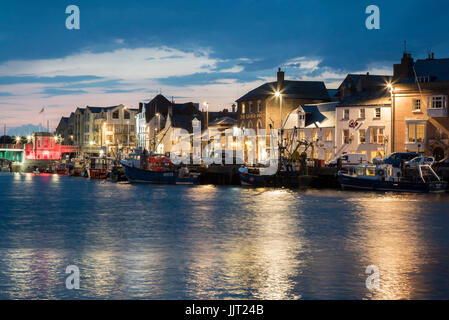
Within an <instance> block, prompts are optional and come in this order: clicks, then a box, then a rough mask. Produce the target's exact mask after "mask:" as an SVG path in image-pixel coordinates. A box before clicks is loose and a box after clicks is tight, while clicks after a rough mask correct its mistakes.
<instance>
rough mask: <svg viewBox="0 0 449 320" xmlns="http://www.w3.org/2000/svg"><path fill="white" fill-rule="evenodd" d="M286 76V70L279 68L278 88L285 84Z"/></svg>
mask: <svg viewBox="0 0 449 320" xmlns="http://www.w3.org/2000/svg"><path fill="white" fill-rule="evenodd" d="M284 77H285V72H284V71H281V68H278V88H277V89H278V90H281V89H282V87H283V86H284Z"/></svg>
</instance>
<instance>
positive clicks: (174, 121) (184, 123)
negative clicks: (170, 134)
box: [170, 114, 201, 132]
mask: <svg viewBox="0 0 449 320" xmlns="http://www.w3.org/2000/svg"><path fill="white" fill-rule="evenodd" d="M194 118H197V119H198V120H201V117H200V116H198V115H179V114H178V115H176V114H175V115H170V121H171V127H172V128H181V129H185V130H187V131H188V132H192V131H193V128H192V120H193V119H194Z"/></svg>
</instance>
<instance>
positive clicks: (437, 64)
mask: <svg viewBox="0 0 449 320" xmlns="http://www.w3.org/2000/svg"><path fill="white" fill-rule="evenodd" d="M392 73H393V75H392V76H391V75H371V74H369V73H367V74H349V75H347V77H346V78H345V79H344V80H343V82H342V83H341V84H340V86H339V87H338V89H337V90H328V89H327V88H326V86H325V84H324V83H323V82H320V81H290V80H286V79H284V72H283V71H281V70H280V69H279V71H278V73H277V81H275V82H269V83H265V84H263V85H261V86H260V87H258V88H255V89H254V90H251V91H250V92H248V93H247V94H245V95H244V96H242V97H240V98H239V99H237V100H236V105H233V106H232V108H231V109H230V110H228V109H224V110H223V111H221V112H208V110H207V109H208V106H207V105H206V106H204V108H203V107H200V104H199V103H194V102H188V103H175V102H174V101H173V100H172V101H170V100H168V99H166V98H165V97H164V96H162V95H161V94H159V95H157V96H156V97H154V98H153V99H152V100H151V101H150V102H148V103H140V104H139V107H138V108H132V107H127V106H124V105H118V106H113V107H104V108H100V107H89V106H87V107H85V108H77V109H76V111H75V112H73V113H72V114H71V115H70V117H68V118H64V117H63V118H62V119H61V121H60V123H59V126H58V128H57V134H58V135H60V136H61V137H62V138H63V139H64V141H65V144H73V145H77V146H79V150H80V151H81V152H83V153H91V154H92V153H99V152H100V150H104V151H105V152H108V153H119V152H123V153H126V152H129V151H132V150H134V149H135V148H137V147H140V148H142V149H147V150H151V151H154V152H157V153H167V152H170V151H171V149H172V147H173V146H174V145H176V143H177V141H172V140H171V138H170V137H171V136H172V135H171V132H173V130H176V129H184V130H186V131H187V132H189V133H192V131H193V127H194V126H195V122H197V121H201V122H200V123H201V124H202V125H201V129H202V130H207V129H212V128H213V129H218V130H219V131H223V130H224V129H228V128H241V129H243V130H245V129H253V130H254V131H255V132H258V131H260V130H261V129H265V130H266V131H267V132H268V131H269V130H270V129H282V137H283V138H285V139H287V140H289V141H299V140H306V141H308V142H310V143H313V145H314V148H310V149H308V152H309V155H310V157H312V158H314V159H322V160H326V161H329V160H331V159H333V158H336V157H338V156H340V155H343V154H347V153H364V154H367V156H368V158H369V159H373V158H378V157H383V156H387V155H389V154H391V153H393V152H422V153H425V154H428V155H432V156H434V157H435V158H436V159H442V158H444V157H448V156H449V118H448V103H447V100H448V94H449V59H435V58H434V56H433V54H432V55H430V56H429V57H428V58H427V59H421V60H414V59H413V58H412V56H411V54H409V53H404V55H403V57H402V60H401V63H399V64H395V65H394V66H393V72H392ZM205 108H206V110H204V109H205ZM243 148H245V145H244V144H243ZM267 148H268V147H267ZM311 153H313V154H311ZM258 154H259V155H261V154H264V153H263V152H262V153H261V152H259V153H258ZM259 160H264V159H259Z"/></svg>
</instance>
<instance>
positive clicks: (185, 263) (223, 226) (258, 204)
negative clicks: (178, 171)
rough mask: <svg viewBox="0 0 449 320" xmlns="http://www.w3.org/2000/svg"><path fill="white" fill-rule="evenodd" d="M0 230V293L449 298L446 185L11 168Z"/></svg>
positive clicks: (2, 195)
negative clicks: (412, 191)
mask: <svg viewBox="0 0 449 320" xmlns="http://www.w3.org/2000/svg"><path fill="white" fill-rule="evenodd" d="M0 235H1V237H0V299H37V298H42V299H78V298H83V299H109V298H113V299H247V298H249V299H334V298H335V299H449V195H448V194H441V195H404V194H392V193H362V192H343V191H335V190H309V191H305V192H300V191H291V190H274V189H247V188H240V187H215V186H148V185H132V184H128V183H112V182H106V181H90V180H88V179H83V178H73V177H65V176H57V175H32V174H9V173H7V174H6V173H5V174H0ZM69 265H76V266H77V267H78V268H79V270H80V289H79V290H68V289H67V288H66V285H65V281H66V278H67V276H68V275H67V274H66V272H65V271H66V267H67V266H69ZM370 265H375V266H377V267H378V268H379V275H380V280H379V289H378V290H375V291H370V290H368V289H367V287H366V284H365V282H366V279H367V277H368V275H367V274H365V271H366V268H367V267H368V266H370Z"/></svg>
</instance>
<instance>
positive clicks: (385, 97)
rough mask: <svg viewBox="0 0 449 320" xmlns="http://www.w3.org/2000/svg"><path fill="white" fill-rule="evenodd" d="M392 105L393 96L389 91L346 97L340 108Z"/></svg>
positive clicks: (368, 92)
mask: <svg viewBox="0 0 449 320" xmlns="http://www.w3.org/2000/svg"><path fill="white" fill-rule="evenodd" d="M387 104H391V95H390V93H389V92H388V90H387V89H383V90H378V91H362V92H356V93H354V94H351V95H349V96H346V97H345V98H344V99H343V100H342V101H341V102H340V103H339V104H338V105H339V106H345V107H349V106H376V105H387Z"/></svg>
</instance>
